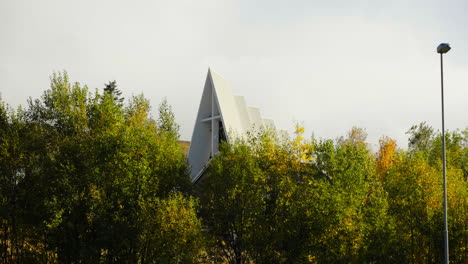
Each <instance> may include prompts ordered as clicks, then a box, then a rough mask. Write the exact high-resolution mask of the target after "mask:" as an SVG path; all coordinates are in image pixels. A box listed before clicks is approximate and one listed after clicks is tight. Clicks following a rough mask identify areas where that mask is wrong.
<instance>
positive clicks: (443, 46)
mask: <svg viewBox="0 0 468 264" xmlns="http://www.w3.org/2000/svg"><path fill="white" fill-rule="evenodd" d="M449 50H450V45H449V44H448V43H441V44H440V45H439V46H438V47H437V53H440V88H441V90H440V91H441V95H442V96H441V97H442V166H443V169H442V170H443V175H444V187H443V188H444V259H445V261H444V263H445V264H448V263H449V244H448V222H447V175H446V174H447V173H446V165H445V126H444V65H443V54H444V53H447V52H448V51H449Z"/></svg>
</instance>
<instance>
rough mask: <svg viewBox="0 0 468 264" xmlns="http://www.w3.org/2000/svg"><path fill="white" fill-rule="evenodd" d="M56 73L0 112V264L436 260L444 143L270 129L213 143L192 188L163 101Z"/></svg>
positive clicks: (460, 248) (458, 149) (460, 242)
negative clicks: (155, 104)
mask: <svg viewBox="0 0 468 264" xmlns="http://www.w3.org/2000/svg"><path fill="white" fill-rule="evenodd" d="M150 112H151V109H150V104H149V101H148V100H147V99H145V98H144V97H143V96H134V97H132V98H130V99H129V100H125V98H123V97H122V92H121V91H120V90H119V89H118V88H117V83H116V82H115V81H112V82H109V84H106V85H105V87H104V89H103V90H102V92H100V91H94V92H91V91H89V90H88V88H87V87H86V86H83V85H80V84H79V83H75V84H72V83H70V81H69V79H68V75H67V74H66V73H60V74H55V75H54V76H53V77H52V78H51V88H50V89H49V90H47V91H46V92H45V93H44V94H43V96H42V97H41V98H40V99H37V100H30V101H29V103H28V106H27V108H26V109H21V108H19V109H18V110H17V111H13V110H11V109H10V108H9V107H8V106H7V105H6V104H5V103H3V102H0V262H1V263H441V262H442V259H443V256H442V255H443V233H442V227H443V222H442V165H441V164H442V163H441V135H440V133H438V132H436V131H434V129H433V128H431V127H429V126H428V125H427V124H425V123H421V124H419V125H417V126H413V127H411V128H410V130H409V131H408V135H409V146H408V149H406V150H404V149H399V148H397V144H396V142H395V141H394V140H392V139H391V138H388V137H383V138H382V139H381V140H380V148H379V150H378V152H377V153H372V152H371V150H370V149H369V147H368V145H367V143H366V142H365V140H366V133H365V131H364V130H363V129H359V128H353V129H352V130H351V131H350V132H349V134H348V135H347V136H345V137H341V138H339V139H337V140H323V139H316V138H314V137H312V138H311V139H305V138H304V137H303V134H304V129H303V128H301V127H300V126H297V127H296V135H295V137H294V138H292V139H290V138H288V137H287V136H285V135H279V134H277V133H276V132H275V131H272V130H269V129H259V130H254V131H251V132H250V133H249V134H248V135H246V136H245V137H243V138H237V139H235V140H232V141H230V142H229V143H224V144H222V146H221V149H220V153H219V154H218V155H216V156H214V157H213V159H212V161H211V163H210V166H209V168H208V170H207V172H206V174H205V175H204V176H203V178H202V179H201V181H200V182H199V183H198V184H197V185H195V186H194V185H192V184H191V183H190V182H189V176H188V166H187V161H186V157H185V156H184V154H183V152H182V151H181V145H180V144H179V142H178V140H179V133H178V129H179V126H178V125H177V123H176V122H175V118H174V114H173V112H172V111H171V107H170V106H169V104H168V103H167V102H166V101H165V100H163V101H162V103H161V104H160V106H159V109H158V111H157V117H156V118H155V119H153V118H152V117H151V114H150ZM446 142H447V161H448V162H447V168H448V169H447V176H448V199H449V203H448V207H449V208H448V212H449V236H450V242H449V245H450V259H451V263H468V222H467V220H466V219H468V217H467V216H468V212H467V209H468V204H467V203H468V202H467V197H468V189H467V187H468V129H465V130H464V131H451V132H449V133H448V134H447V135H446Z"/></svg>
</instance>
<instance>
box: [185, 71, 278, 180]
mask: <svg viewBox="0 0 468 264" xmlns="http://www.w3.org/2000/svg"><path fill="white" fill-rule="evenodd" d="M262 126H266V127H271V128H275V125H274V122H273V120H271V119H266V118H262V116H261V115H260V110H259V109H258V108H256V107H251V106H247V104H246V103H245V99H244V97H243V96H237V95H233V94H232V91H231V88H230V87H229V83H228V82H227V81H226V80H224V79H223V78H222V77H221V76H220V75H219V74H217V73H216V72H214V71H213V70H211V69H208V74H207V76H206V81H205V87H204V89H203V93H202V98H201V100H200V106H199V107H198V113H197V118H196V120H195V126H194V129H193V134H192V140H191V144H190V149H189V152H188V161H189V164H190V166H191V173H190V177H191V180H192V182H193V183H195V182H197V181H198V180H199V179H200V178H201V177H202V175H203V173H204V172H205V170H206V168H207V167H208V165H209V162H210V160H211V158H212V157H213V156H214V155H216V154H217V153H218V150H219V145H220V143H221V142H222V141H223V140H225V141H228V142H229V141H230V140H232V138H230V137H236V136H243V135H245V133H246V132H247V131H249V130H251V129H252V128H259V127H262Z"/></svg>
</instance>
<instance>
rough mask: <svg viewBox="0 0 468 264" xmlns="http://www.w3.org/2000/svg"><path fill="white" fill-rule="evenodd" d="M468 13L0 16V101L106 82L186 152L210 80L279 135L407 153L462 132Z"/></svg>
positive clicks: (74, 10) (37, 5) (284, 4)
mask: <svg viewBox="0 0 468 264" xmlns="http://www.w3.org/2000/svg"><path fill="white" fill-rule="evenodd" d="M467 13H468V1H463V0H460V1H422V0H421V1H305V0H304V1H276V0H268V1H267V0H261V1H220V0H210V1H203V0H198V1H154V0H153V1H115V0H113V1H83V0H82V1H63V0H61V1H58V0H57V1H52V0H42V1H32V0H31V1H18V0H15V1H13V0H11V1H10V0H2V1H1V2H0V93H1V96H2V98H3V100H4V101H6V102H7V103H9V104H10V105H12V106H15V107H16V106H17V105H19V104H23V105H24V104H25V103H26V99H27V98H28V97H29V96H31V97H33V98H37V97H39V96H40V95H41V94H42V93H43V91H44V90H45V89H47V88H48V87H49V76H50V75H51V74H52V72H53V71H60V70H67V71H68V73H69V74H70V77H71V79H72V80H73V81H79V82H81V83H84V84H87V85H88V86H89V87H90V88H91V89H94V88H100V89H101V88H102V87H103V86H104V83H105V82H108V81H109V80H117V84H118V87H119V88H120V89H121V90H122V91H123V92H124V95H125V96H127V97H128V96H130V95H132V94H139V93H144V94H145V96H146V97H147V98H149V99H150V100H151V102H152V104H153V106H156V105H157V104H159V102H160V101H161V99H162V98H163V97H167V99H168V101H169V103H170V104H171V105H172V106H173V108H174V111H175V114H176V118H177V121H178V122H179V123H180V124H181V134H182V138H183V139H188V140H189V139H190V137H191V133H192V129H193V125H194V120H195V117H196V112H197V108H198V104H199V100H200V97H201V92H202V89H203V85H204V81H205V76H206V73H207V69H208V67H212V68H213V69H215V70H216V71H217V72H218V73H220V74H221V75H223V76H224V78H225V79H227V80H228V81H229V82H230V83H231V87H232V89H233V91H234V93H236V94H240V95H244V96H245V97H246V100H247V103H248V104H250V105H254V106H257V107H260V109H261V112H262V115H263V116H265V117H269V118H272V119H274V120H275V122H276V124H277V126H278V127H280V128H283V129H286V130H288V131H292V130H293V126H294V121H299V122H303V124H304V125H305V127H306V132H307V133H309V134H310V133H312V132H313V133H315V135H316V136H318V137H324V138H336V137H338V136H340V135H344V134H346V132H347V131H348V130H349V129H350V128H351V127H352V126H359V127H364V128H366V130H367V132H368V134H369V138H368V139H369V141H370V142H371V143H377V141H378V139H379V138H380V137H381V136H383V135H386V136H390V137H392V138H394V139H397V141H398V144H399V145H400V146H401V147H405V146H406V144H407V141H406V138H407V136H406V135H405V131H407V130H408V129H409V127H410V126H411V125H414V124H418V123H419V122H422V121H427V122H428V123H429V124H430V125H432V126H434V127H435V128H437V129H438V128H440V72H439V71H440V68H439V67H440V66H439V56H438V54H437V53H436V51H435V49H436V46H437V45H438V44H439V43H440V42H449V43H451V45H452V48H453V49H452V51H450V52H449V53H448V54H447V55H446V56H445V57H444V59H445V60H444V61H445V65H444V67H445V78H446V127H447V128H448V129H455V128H460V129H463V128H465V127H466V126H468V29H467V25H468V16H467V15H466V14H467Z"/></svg>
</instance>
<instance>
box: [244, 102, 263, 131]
mask: <svg viewBox="0 0 468 264" xmlns="http://www.w3.org/2000/svg"><path fill="white" fill-rule="evenodd" d="M247 112H248V114H249V119H250V129H251V128H255V129H258V128H260V127H261V126H263V120H262V116H261V115H260V109H258V108H257V107H252V106H248V107H247Z"/></svg>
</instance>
